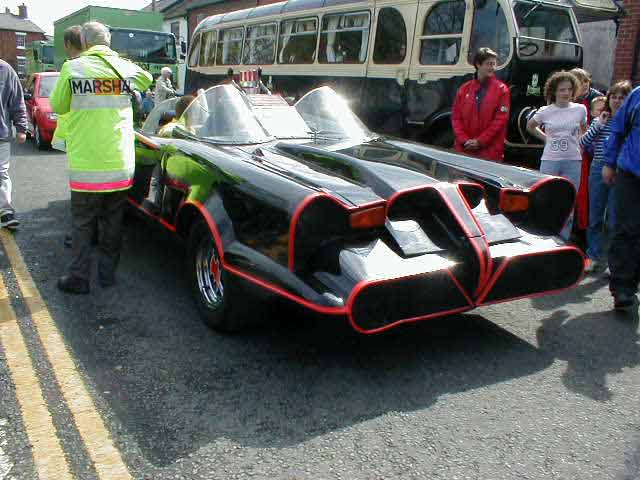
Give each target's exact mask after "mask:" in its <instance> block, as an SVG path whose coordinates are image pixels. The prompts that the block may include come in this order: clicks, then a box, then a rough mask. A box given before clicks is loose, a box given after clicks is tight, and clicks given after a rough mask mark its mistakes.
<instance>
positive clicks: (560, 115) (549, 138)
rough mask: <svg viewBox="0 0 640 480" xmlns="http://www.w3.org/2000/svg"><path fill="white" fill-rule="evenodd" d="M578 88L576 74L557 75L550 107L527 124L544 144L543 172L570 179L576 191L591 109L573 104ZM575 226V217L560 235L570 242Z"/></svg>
mask: <svg viewBox="0 0 640 480" xmlns="http://www.w3.org/2000/svg"><path fill="white" fill-rule="evenodd" d="M578 89H579V82H578V79H577V78H576V77H575V76H574V75H573V74H571V73H569V72H564V71H563V72H556V73H554V74H553V75H551V76H550V77H549V79H548V80H547V82H546V83H545V85H544V95H545V98H546V99H547V103H548V105H547V106H546V107H542V108H541V109H540V110H538V111H537V112H536V113H535V114H534V115H533V117H532V118H531V119H529V121H528V122H527V130H528V131H529V132H530V133H531V134H532V135H534V136H535V137H537V138H539V139H540V140H542V141H543V142H544V151H543V152H542V161H541V163H540V172H541V173H546V174H548V175H557V176H560V177H564V178H566V179H567V180H569V181H570V182H571V183H572V184H573V186H574V187H575V189H576V192H577V191H578V189H579V188H580V171H581V167H582V153H581V150H580V145H579V143H578V142H579V140H580V136H581V135H582V134H583V133H584V132H585V131H586V128H587V109H586V108H585V106H584V105H582V104H580V103H573V102H572V100H573V99H574V97H575V93H576V92H577V91H578ZM540 126H543V127H544V131H542V129H541V128H540ZM572 226H573V214H571V216H570V217H569V219H568V220H567V223H566V224H565V226H564V228H563V229H562V232H560V236H561V237H562V238H564V239H565V240H568V239H569V236H570V235H571V227H572Z"/></svg>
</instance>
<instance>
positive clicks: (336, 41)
mask: <svg viewBox="0 0 640 480" xmlns="http://www.w3.org/2000/svg"><path fill="white" fill-rule="evenodd" d="M368 44H369V12H352V13H338V14H333V15H325V16H324V17H323V19H322V35H321V36H320V55H319V57H318V60H319V61H320V62H321V63H364V61H365V60H366V59H367V46H368Z"/></svg>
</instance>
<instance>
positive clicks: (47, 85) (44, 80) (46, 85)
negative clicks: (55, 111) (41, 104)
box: [38, 75, 58, 98]
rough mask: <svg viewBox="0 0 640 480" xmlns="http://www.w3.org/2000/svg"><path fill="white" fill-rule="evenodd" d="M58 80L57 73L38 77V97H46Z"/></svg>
mask: <svg viewBox="0 0 640 480" xmlns="http://www.w3.org/2000/svg"><path fill="white" fill-rule="evenodd" d="M57 81H58V75H47V76H44V75H43V76H42V77H40V90H39V91H38V96H39V97H44V98H48V97H49V96H50V95H51V92H53V88H54V87H55V86H56V82H57Z"/></svg>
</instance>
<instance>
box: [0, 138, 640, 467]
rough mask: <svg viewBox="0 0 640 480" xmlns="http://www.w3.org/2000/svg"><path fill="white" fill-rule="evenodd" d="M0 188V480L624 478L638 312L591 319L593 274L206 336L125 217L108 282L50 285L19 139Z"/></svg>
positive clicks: (596, 295)
mask: <svg viewBox="0 0 640 480" xmlns="http://www.w3.org/2000/svg"><path fill="white" fill-rule="evenodd" d="M12 179H13V185H14V201H15V207H16V209H17V212H18V217H19V219H20V220H21V222H22V225H21V229H20V230H19V231H18V232H17V233H16V234H15V235H14V236H13V239H9V237H8V236H7V235H6V234H5V233H2V232H0V233H2V234H1V235H0V240H2V242H1V243H0V272H1V275H0V278H2V279H4V283H5V284H6V289H5V292H6V301H5V302H4V307H5V310H4V311H5V312H13V314H14V315H15V322H16V325H17V327H16V329H15V330H13V331H14V332H20V333H21V337H22V339H23V340H24V345H25V352H28V354H26V355H25V356H24V358H23V359H22V360H20V359H19V358H18V353H16V352H18V350H19V349H18V347H19V344H20V342H18V343H17V345H18V347H16V348H12V349H11V351H7V349H6V345H7V343H2V345H5V347H4V348H3V346H2V345H0V480H5V479H15V480H18V479H19V480H23V479H25V480H31V479H34V480H35V479H37V478H38V472H42V471H43V470H42V469H43V468H44V469H46V468H51V465H53V463H51V462H54V461H56V458H54V457H55V455H53V454H52V453H51V452H56V451H63V452H64V458H61V459H60V458H58V459H57V461H59V462H60V464H61V465H62V466H63V467H61V468H63V470H61V471H63V473H64V468H67V469H68V474H69V477H70V478H77V479H82V480H84V479H91V480H93V479H103V480H107V479H108V480H112V479H114V478H123V479H126V478H133V479H153V480H165V479H166V480H169V479H171V480H176V479H194V480H199V479H224V480H227V479H249V478H251V479H253V478H255V479H277V480H280V479H282V480H294V479H295V480H303V479H305V480H307V479H350V480H351V479H354V480H374V479H376V480H379V479H438V478H442V479H449V480H451V479H535V480H541V479H567V480H570V479H571V480H574V479H580V480H587V479H593V480H596V479H597V480H608V479H611V480H613V479H616V480H631V479H636V478H640V413H638V408H637V403H638V398H640V347H639V344H638V316H637V314H636V315H628V316H625V315H619V314H615V313H613V312H612V311H611V310H610V308H611V300H610V297H609V294H608V290H607V283H606V280H604V279H601V278H598V277H587V278H586V279H585V280H583V281H582V283H581V284H580V285H579V286H578V287H577V288H576V289H575V290H572V291H570V292H565V293H562V294H558V295H553V296H549V297H543V298H537V299H525V300H518V301H515V302H511V303H505V304H500V305H495V306H491V307H484V308H481V309H478V310H475V311H472V312H469V313H466V314H463V315H456V316H451V317H446V318H442V319H436V320H431V321H426V322H422V323H418V324H414V325H408V326H406V327H402V328H397V329H395V330H392V331H390V332H388V333H385V334H381V335H376V336H359V335H357V334H356V333H354V332H352V331H351V330H350V329H349V327H348V325H347V323H346V321H342V320H340V319H336V318H327V317H322V316H318V315H313V314H310V313H309V312H307V311H305V310H302V309H300V308H297V307H293V306H291V305H288V304H285V303H282V302H279V303H276V304H273V305H271V306H270V307H269V308H265V309H264V310H263V311H262V312H261V314H262V315H263V317H264V318H263V320H264V321H263V322H262V326H261V327H259V328H257V329H255V330H252V331H249V332H246V333H241V334H237V335H221V334H218V333H215V332H213V331H211V330H209V329H207V328H206V326H205V325H204V324H203V323H202V322H201V320H200V319H199V317H198V314H197V311H196V308H195V305H194V303H193V302H192V300H191V297H190V292H189V287H188V284H187V281H186V279H185V275H184V258H183V254H184V249H183V246H182V245H181V244H180V243H179V242H178V241H176V240H175V239H174V238H172V237H171V235H170V234H169V233H166V232H164V231H162V230H160V229H158V228H156V227H154V226H152V225H149V224H146V223H144V222H143V221H141V220H137V219H129V220H128V224H127V229H126V234H125V242H124V250H123V256H122V261H121V265H120V268H119V270H118V276H117V280H118V282H117V284H116V286H114V287H112V288H109V289H102V288H100V287H99V285H98V284H97V282H95V281H94V282H93V284H92V293H91V295H89V296H77V297H74V296H67V295H64V294H62V293H61V292H59V291H58V290H57V289H56V286H55V284H56V280H57V278H58V276H59V275H62V274H64V273H65V271H66V267H67V264H68V262H69V259H70V251H69V249H66V248H65V247H64V245H63V239H64V235H65V233H67V231H68V230H69V228H70V214H69V208H70V207H69V193H68V187H67V177H66V160H65V156H64V155H61V154H58V153H54V152H52V151H49V152H38V151H37V150H36V149H35V148H34V147H33V146H32V144H30V143H27V144H26V145H23V146H18V147H17V148H16V155H15V157H13V169H12ZM14 241H15V243H12V242H14ZM12 245H15V250H12V248H13V247H12ZM21 261H23V262H24V265H26V268H25V269H23V270H21V268H20V264H21V263H20V262H21ZM30 285H31V287H30ZM0 305H2V298H1V297H0ZM7 307H10V308H7ZM7 315H8V314H7ZM9 316H10V315H8V316H6V317H5V318H1V319H0V339H2V338H3V337H2V335H1V334H2V332H3V331H4V332H11V331H12V330H10V327H11V325H12V324H11V321H10V320H9ZM3 329H4V330H3ZM18 336H19V335H17V333H16V334H15V335H13V337H12V338H13V340H14V341H16V340H20V339H19V338H18V339H16V337H18ZM4 338H7V337H4ZM6 341H7V342H8V341H9V340H6ZM65 346H66V349H65V348H64V347H65ZM18 360H20V361H19V362H18ZM29 360H30V361H29ZM69 361H71V364H69ZM16 362H18V363H16ZM16 364H19V367H20V368H16V367H15V366H14V367H12V365H16ZM29 365H31V371H32V372H33V375H35V377H34V378H37V382H32V383H33V385H31V384H29V383H28V382H27V381H26V380H25V379H27V378H29ZM29 385H31V386H32V388H31V389H29V388H28V387H29ZM25 392H26V393H25ZM38 392H40V393H39V394H40V395H41V397H40V398H41V399H42V401H36V400H37V398H39V397H38V396H37V395H38ZM34 399H35V400H34ZM43 409H44V410H43ZM43 411H44V412H48V413H47V415H45V416H44V417H42V416H41V417H36V416H34V415H36V413H37V412H43ZM47 417H48V418H47ZM34 418H40V419H41V420H39V421H38V422H35V423H34V422H33V419H34ZM48 424H50V425H51V427H50V428H51V429H52V430H51V431H53V432H54V433H55V435H53V436H52V437H53V438H49V437H47V436H45V435H43V432H44V431H46V428H45V427H46V426H47V425H48ZM34 439H35V440H34ZM56 445H57V446H56ZM58 449H59V450H58ZM118 462H121V463H118ZM120 465H122V466H123V468H124V470H122V469H120V470H119V468H120V467H119V466H120ZM110 472H111V473H110ZM113 472H116V473H113ZM61 475H62V474H61ZM60 478H62V476H61V477H60Z"/></svg>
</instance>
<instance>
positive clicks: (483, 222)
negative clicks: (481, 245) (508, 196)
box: [473, 212, 522, 245]
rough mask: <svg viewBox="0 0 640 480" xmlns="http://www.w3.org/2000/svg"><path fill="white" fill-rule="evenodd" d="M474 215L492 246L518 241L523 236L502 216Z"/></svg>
mask: <svg viewBox="0 0 640 480" xmlns="http://www.w3.org/2000/svg"><path fill="white" fill-rule="evenodd" d="M473 215H474V216H475V217H476V220H478V222H479V223H480V226H481V227H482V230H484V233H485V235H486V238H487V242H489V244H490V245H493V244H495V243H501V242H508V241H509V240H516V239H518V238H520V237H521V236H522V234H521V233H520V231H519V230H518V229H517V228H516V227H514V226H513V224H512V223H511V222H510V221H509V219H507V217H505V216H504V215H502V214H496V215H491V214H489V213H488V212H487V213H482V212H479V213H476V212H473Z"/></svg>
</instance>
